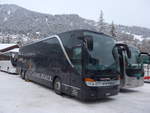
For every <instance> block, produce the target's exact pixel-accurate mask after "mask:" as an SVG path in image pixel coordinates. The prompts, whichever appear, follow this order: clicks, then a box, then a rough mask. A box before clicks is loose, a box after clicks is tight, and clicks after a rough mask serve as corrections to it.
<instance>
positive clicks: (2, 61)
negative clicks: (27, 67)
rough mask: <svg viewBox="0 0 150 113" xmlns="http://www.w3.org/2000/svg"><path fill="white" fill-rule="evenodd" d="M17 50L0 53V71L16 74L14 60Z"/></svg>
mask: <svg viewBox="0 0 150 113" xmlns="http://www.w3.org/2000/svg"><path fill="white" fill-rule="evenodd" d="M18 51H19V49H18V48H16V49H13V50H10V51H8V52H5V53H0V71H3V72H7V73H13V74H17V70H16V61H17V59H16V58H15V57H16V55H17V54H18Z"/></svg>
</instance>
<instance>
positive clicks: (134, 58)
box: [126, 47, 142, 69]
mask: <svg viewBox="0 0 150 113" xmlns="http://www.w3.org/2000/svg"><path fill="white" fill-rule="evenodd" d="M129 49H130V51H131V53H132V55H131V58H128V59H127V61H128V68H133V69H139V68H141V66H142V62H141V60H140V59H139V54H140V52H139V50H138V49H137V48H134V47H129ZM126 58H127V57H126Z"/></svg>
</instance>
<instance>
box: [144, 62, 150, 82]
mask: <svg viewBox="0 0 150 113" xmlns="http://www.w3.org/2000/svg"><path fill="white" fill-rule="evenodd" d="M144 72H145V74H144V81H145V82H150V64H145V65H144Z"/></svg>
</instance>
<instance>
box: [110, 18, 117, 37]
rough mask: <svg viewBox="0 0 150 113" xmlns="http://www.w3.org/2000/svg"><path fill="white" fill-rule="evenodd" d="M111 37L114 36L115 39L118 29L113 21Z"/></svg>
mask: <svg viewBox="0 0 150 113" xmlns="http://www.w3.org/2000/svg"><path fill="white" fill-rule="evenodd" d="M110 35H111V36H113V37H116V29H115V25H114V22H113V21H112V24H111V29H110Z"/></svg>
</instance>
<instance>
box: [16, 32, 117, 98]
mask: <svg viewBox="0 0 150 113" xmlns="http://www.w3.org/2000/svg"><path fill="white" fill-rule="evenodd" d="M114 46H115V41H114V39H113V38H112V37H110V36H107V35H105V34H102V33H98V32H93V31H90V30H73V31H68V32H64V33H60V34H57V35H53V36H50V37H47V38H45V39H42V40H39V41H37V42H34V43H31V44H27V45H25V46H23V47H21V48H20V51H19V59H18V69H19V73H20V75H21V77H22V78H23V79H25V80H31V81H34V82H37V83H39V84H42V85H45V86H47V87H50V88H53V89H54V90H55V92H56V93H57V94H62V93H64V94H67V95H71V96H75V97H77V98H79V99H82V100H86V99H98V98H103V97H107V96H111V95H116V94H118V91H119V85H120V80H119V73H118V65H117V64H118V63H117V61H116V60H115V58H116V57H117V55H118V54H117V51H115V49H114V50H113V48H114Z"/></svg>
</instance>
